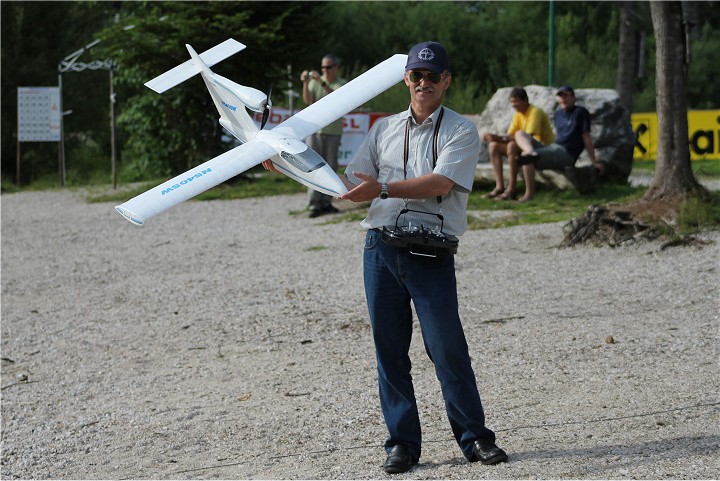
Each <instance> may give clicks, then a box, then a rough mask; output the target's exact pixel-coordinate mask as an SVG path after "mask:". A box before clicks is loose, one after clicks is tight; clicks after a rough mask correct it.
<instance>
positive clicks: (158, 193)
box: [115, 141, 277, 225]
mask: <svg viewBox="0 0 720 481" xmlns="http://www.w3.org/2000/svg"><path fill="white" fill-rule="evenodd" d="M276 154H277V152H275V149H274V148H273V147H271V146H270V145H268V144H265V143H262V142H256V141H250V142H247V143H245V144H242V145H240V146H239V147H235V148H234V149H232V150H228V151H227V152H225V153H224V154H221V155H218V156H217V157H214V158H212V159H210V160H208V161H207V162H205V163H204V164H201V165H199V166H197V167H195V168H193V169H190V170H188V171H187V172H185V173H184V174H180V175H178V176H177V177H174V178H172V179H170V180H168V181H167V182H164V183H162V184H160V185H158V186H157V187H153V188H152V189H150V190H148V191H146V192H144V193H142V194H140V195H138V196H136V197H133V198H132V199H130V200H129V201H127V202H125V203H124V204H121V205H118V206H116V207H115V210H117V211H118V212H119V213H121V214H122V215H123V216H125V217H126V218H127V219H128V220H129V221H130V222H132V223H134V224H137V225H142V224H144V223H145V222H146V221H147V220H148V219H150V218H151V217H154V216H156V215H158V214H159V213H161V212H163V211H165V210H167V209H169V208H170V207H173V206H174V205H177V204H179V203H180V202H183V201H186V200H188V199H190V198H191V197H194V196H196V195H198V194H200V193H201V192H205V191H206V190H208V189H210V188H212V187H215V186H216V185H218V184H220V183H221V182H224V181H226V180H228V179H229V178H231V177H234V176H236V175H238V174H239V173H241V172H244V171H246V170H247V169H249V168H250V167H254V166H256V165H258V164H259V163H261V162H262V161H263V160H265V159H269V158H272V157H273V156H275V155H276Z"/></svg>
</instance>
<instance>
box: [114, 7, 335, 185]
mask: <svg viewBox="0 0 720 481" xmlns="http://www.w3.org/2000/svg"><path fill="white" fill-rule="evenodd" d="M321 7H322V4H317V6H314V5H313V4H300V3H295V2H208V3H204V2H203V3H198V2H137V3H134V2H130V3H125V4H123V8H122V12H121V13H120V20H119V22H118V23H117V24H115V25H112V26H110V27H108V28H107V29H105V30H103V31H102V32H101V33H100V38H102V44H101V47H102V50H103V51H105V52H107V54H108V55H110V56H112V57H113V58H114V59H115V61H116V62H117V63H118V65H119V70H118V73H117V76H116V78H117V89H118V92H119V96H120V98H121V99H123V100H122V102H123V106H122V109H121V112H122V113H121V114H120V115H119V116H118V124H119V125H120V126H121V127H122V129H123V131H124V136H125V137H124V149H123V162H122V164H123V170H122V172H123V177H124V178H125V180H131V179H141V178H147V176H148V175H151V176H167V175H170V174H172V173H177V172H182V171H183V170H187V169H188V168H189V167H191V166H194V165H197V164H199V163H201V162H203V161H205V160H207V159H208V158H210V157H212V156H215V155H217V154H219V153H220V151H221V150H222V149H223V148H224V147H226V146H223V145H222V141H221V139H222V137H223V135H222V134H223V132H222V129H221V127H220V126H219V125H218V123H217V112H216V110H215V107H214V105H213V103H212V99H211V98H210V96H209V94H208V93H207V90H206V88H205V86H204V84H203V82H202V80H201V78H200V77H196V78H193V79H190V80H188V81H187V82H184V83H183V84H181V85H179V86H177V87H175V88H173V89H172V90H170V91H168V92H166V93H165V94H163V95H158V94H156V93H155V92H152V91H151V90H149V89H147V88H146V87H144V85H143V84H144V83H145V82H147V81H148V80H150V79H152V78H154V77H156V76H157V75H159V74H161V73H163V72H165V71H167V70H169V69H171V68H173V67H175V66H176V65H179V64H181V63H183V62H185V61H186V60H188V59H189V54H188V52H187V50H186V49H185V44H186V43H188V44H191V45H192V46H193V48H194V49H195V50H196V51H197V52H199V53H200V52H202V51H204V50H207V49H208V48H211V47H213V46H214V45H216V44H218V43H220V42H222V41H224V40H226V39H227V38H229V37H233V38H235V39H237V40H239V41H240V42H243V43H245V44H246V45H247V46H248V48H247V49H246V50H243V51H242V52H241V53H239V54H238V55H237V56H236V57H232V58H231V59H228V60H226V61H224V62H221V63H220V64H218V65H217V66H216V67H214V70H215V71H216V72H217V73H219V74H221V75H224V76H226V77H228V78H232V79H234V80H236V81H238V82H241V83H243V84H245V85H249V86H253V87H255V88H258V89H261V90H265V91H267V90H268V89H269V87H270V85H271V84H272V83H273V82H275V83H276V84H277V83H278V82H279V81H280V79H284V76H285V75H286V68H285V66H286V65H287V64H288V63H290V62H291V61H292V60H293V59H295V58H298V57H301V58H302V57H307V56H308V55H309V51H310V50H311V47H309V46H304V45H303V44H302V43H296V42H292V41H290V38H297V37H298V36H300V33H301V32H302V31H303V30H304V29H305V28H306V26H307V25H308V23H309V22H310V21H311V20H312V18H313V12H314V11H315V8H321ZM127 25H133V26H134V28H132V29H129V30H127V29H126V28H125V26H127ZM290 36H292V37H290ZM290 45H291V46H292V48H289V46H290ZM276 92H277V89H276Z"/></svg>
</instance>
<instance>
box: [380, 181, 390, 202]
mask: <svg viewBox="0 0 720 481" xmlns="http://www.w3.org/2000/svg"><path fill="white" fill-rule="evenodd" d="M388 197H389V195H388V185H387V183H383V184H382V185H381V186H380V198H381V199H387V198H388Z"/></svg>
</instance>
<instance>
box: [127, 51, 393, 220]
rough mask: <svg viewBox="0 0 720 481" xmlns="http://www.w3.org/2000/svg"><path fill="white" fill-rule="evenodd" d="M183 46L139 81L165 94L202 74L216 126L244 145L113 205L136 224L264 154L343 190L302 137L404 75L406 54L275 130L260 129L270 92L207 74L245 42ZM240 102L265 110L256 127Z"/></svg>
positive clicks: (319, 185)
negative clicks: (163, 68) (166, 66)
mask: <svg viewBox="0 0 720 481" xmlns="http://www.w3.org/2000/svg"><path fill="white" fill-rule="evenodd" d="M186 47H187V49H188V51H189V52H190V57H191V60H188V61H187V62H185V63H183V64H182V65H179V66H177V67H175V68H173V69H172V70H169V71H167V72H165V73H164V74H162V75H160V76H159V77H156V78H154V79H153V80H151V81H149V82H148V83H146V84H145V85H146V86H147V87H149V88H151V89H152V90H154V91H156V92H158V93H163V92H165V91H166V90H168V89H170V88H172V87H174V86H175V85H178V84H180V83H182V82H184V81H185V80H187V79H189V78H190V77H192V76H194V75H196V74H198V73H200V74H201V75H202V77H203V80H204V81H205V85H207V88H208V90H209V91H210V95H211V96H212V98H213V101H214V102H215V106H216V107H217V109H218V112H220V119H219V122H220V125H222V126H223V127H224V128H225V129H227V130H228V131H229V132H230V133H231V134H232V135H234V136H235V137H236V138H237V139H238V140H240V142H242V144H241V145H240V146H238V147H235V148H234V149H232V150H229V151H227V152H225V153H224V154H221V155H219V156H217V157H215V158H213V159H211V160H208V161H207V162H205V163H204V164H201V165H199V166H197V167H195V168H193V169H190V170H188V171H187V172H185V173H184V174H180V175H178V176H177V177H175V178H173V179H171V180H168V181H167V182H165V183H163V184H160V185H158V186H157V187H154V188H152V189H150V190H148V191H147V192H144V193H142V194H140V195H138V196H137V197H133V198H132V199H130V200H129V201H127V202H125V203H124V204H121V205H118V206H116V207H115V210H117V211H118V212H119V213H120V214H122V215H123V216H125V218H127V219H128V220H129V221H130V222H132V223H134V224H137V225H143V224H144V223H145V222H146V221H147V220H148V219H150V218H151V217H153V216H156V215H157V214H159V213H161V212H163V211H165V210H167V209H169V208H170V207H172V206H174V205H177V204H179V203H181V202H183V201H185V200H188V199H190V198H191V197H194V196H196V195H198V194H200V193H201V192H204V191H206V190H208V189H210V188H211V187H214V186H216V185H218V184H220V183H221V182H224V181H226V180H228V179H230V178H231V177H234V176H236V175H238V174H239V173H241V172H244V171H245V170H247V169H249V168H251V167H253V166H255V165H258V164H260V163H261V162H262V161H263V160H266V159H271V160H272V162H273V164H274V165H275V167H276V168H277V169H278V170H279V171H281V172H282V173H284V174H285V175H287V176H288V177H290V178H292V179H295V180H296V181H298V182H300V183H302V184H305V185H306V186H308V187H310V188H312V189H315V190H317V191H320V192H323V193H326V194H329V195H332V196H335V197H339V196H340V195H342V194H344V193H346V192H347V189H346V188H345V185H344V184H343V182H342V181H341V180H340V178H339V177H338V176H337V174H336V173H335V171H333V169H332V168H330V166H329V165H328V164H327V163H326V162H325V161H324V160H323V159H322V157H320V155H318V154H317V153H316V152H315V151H313V150H312V149H310V148H309V147H308V146H307V145H306V144H305V143H304V142H303V141H302V140H301V139H304V138H306V137H307V136H309V135H311V134H313V133H315V132H316V131H318V130H320V129H321V128H323V127H325V126H326V125H328V124H330V123H332V122H333V121H335V120H337V119H339V118H340V117H342V116H343V115H345V114H346V113H348V112H350V111H351V110H353V109H356V108H357V107H359V106H360V105H362V104H364V103H365V102H367V101H368V100H370V99H372V98H373V97H375V96H377V95H378V94H380V93H382V92H384V91H385V90H387V89H388V88H390V87H392V86H393V85H395V84H396V83H398V82H399V81H400V80H402V78H403V73H404V69H405V63H406V60H407V55H402V54H397V55H393V56H392V57H390V58H388V59H387V60H385V61H383V62H382V63H380V64H378V65H376V66H375V67H373V68H372V69H370V70H368V71H367V72H365V73H364V74H362V75H360V76H359V77H357V78H355V79H353V80H351V81H350V82H348V83H347V84H345V85H343V86H342V87H341V88H339V89H337V90H336V91H334V92H332V93H331V94H330V95H328V96H326V97H323V98H322V99H320V100H319V101H317V102H315V103H313V104H312V105H310V106H308V107H306V108H305V109H303V110H302V111H300V112H298V113H297V114H296V115H294V116H292V117H290V118H289V119H287V120H286V121H284V122H283V123H281V124H280V125H278V126H277V127H275V128H274V129H271V130H263V129H262V127H264V126H265V122H266V121H267V117H268V114H269V113H270V108H271V106H272V104H271V102H270V98H269V94H268V95H266V94H264V93H262V92H260V91H259V90H256V89H254V88H250V87H245V86H242V85H238V84H236V83H235V82H233V81H231V80H228V79H226V78H224V77H222V76H220V75H217V74H215V73H213V72H212V71H211V70H210V68H209V67H210V66H212V65H215V64H216V63H218V62H220V61H221V60H223V59H225V58H227V57H229V56H231V55H233V54H235V53H237V52H239V51H240V50H243V49H244V48H245V45H243V44H241V43H240V42H238V41H236V40H233V39H228V40H226V41H225V42H223V43H221V44H219V45H217V46H215V47H213V48H211V49H210V50H208V51H206V52H203V53H202V54H200V55H198V54H197V53H195V51H194V50H193V48H192V47H191V46H190V45H186ZM246 108H248V109H250V110H253V111H255V112H263V122H262V125H261V127H260V128H258V127H257V126H256V125H255V123H254V122H253V120H252V118H251V117H250V115H249V114H248V112H247V110H246Z"/></svg>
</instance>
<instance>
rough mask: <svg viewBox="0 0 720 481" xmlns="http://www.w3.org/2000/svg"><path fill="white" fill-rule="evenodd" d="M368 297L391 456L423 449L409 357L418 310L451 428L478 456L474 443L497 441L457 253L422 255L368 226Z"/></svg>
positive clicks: (467, 454)
mask: <svg viewBox="0 0 720 481" xmlns="http://www.w3.org/2000/svg"><path fill="white" fill-rule="evenodd" d="M363 264H364V272H365V295H366V297H367V303H368V310H369V311H370V322H371V323H372V328H373V339H374V341H375V355H376V357H377V367H378V384H379V391H380V405H381V407H382V412H383V416H384V417H385V424H386V425H387V428H388V434H389V435H388V438H387V440H386V442H385V449H386V451H387V452H388V453H389V452H390V450H391V449H392V447H393V446H394V445H396V444H398V443H403V444H406V445H407V446H408V447H409V449H410V451H411V454H412V456H413V457H414V458H415V459H419V458H420V454H421V432H420V417H419V415H418V410H417V402H416V400H415V391H414V389H413V383H412V376H411V374H410V369H411V362H410V356H409V349H410V341H411V338H412V322H413V321H412V310H411V306H410V303H411V301H412V303H413V304H414V305H415V310H416V312H417V315H418V319H419V321H420V329H421V331H422V336H423V342H424V344H425V351H426V352H427V354H428V356H429V357H430V359H431V360H432V362H433V363H434V365H435V373H436V375H437V378H438V380H439V381H440V387H441V389H442V393H443V397H444V399H445V409H446V411H447V415H448V419H449V420H450V426H451V428H452V431H453V434H454V436H455V439H456V440H457V442H458V444H459V445H460V448H461V449H462V451H463V454H464V455H465V457H467V458H468V459H471V458H472V456H473V441H475V440H476V439H485V440H488V441H492V442H494V441H495V433H493V432H492V431H491V430H490V429H488V428H487V427H485V414H484V412H483V407H482V403H481V401H480V394H479V393H478V389H477V384H476V382H475V373H474V372H473V370H472V366H471V365H470V355H469V353H468V346H467V341H466V340H465V333H464V332H463V328H462V324H461V323H460V316H459V314H458V301H457V285H456V280H455V258H454V256H452V255H442V256H438V257H423V256H417V255H414V254H411V253H410V252H409V251H408V250H407V249H403V248H397V247H394V246H390V245H388V244H386V243H385V242H383V241H382V240H381V239H380V232H378V231H376V230H369V231H368V233H367V236H366V238H365V252H364V259H363Z"/></svg>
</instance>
